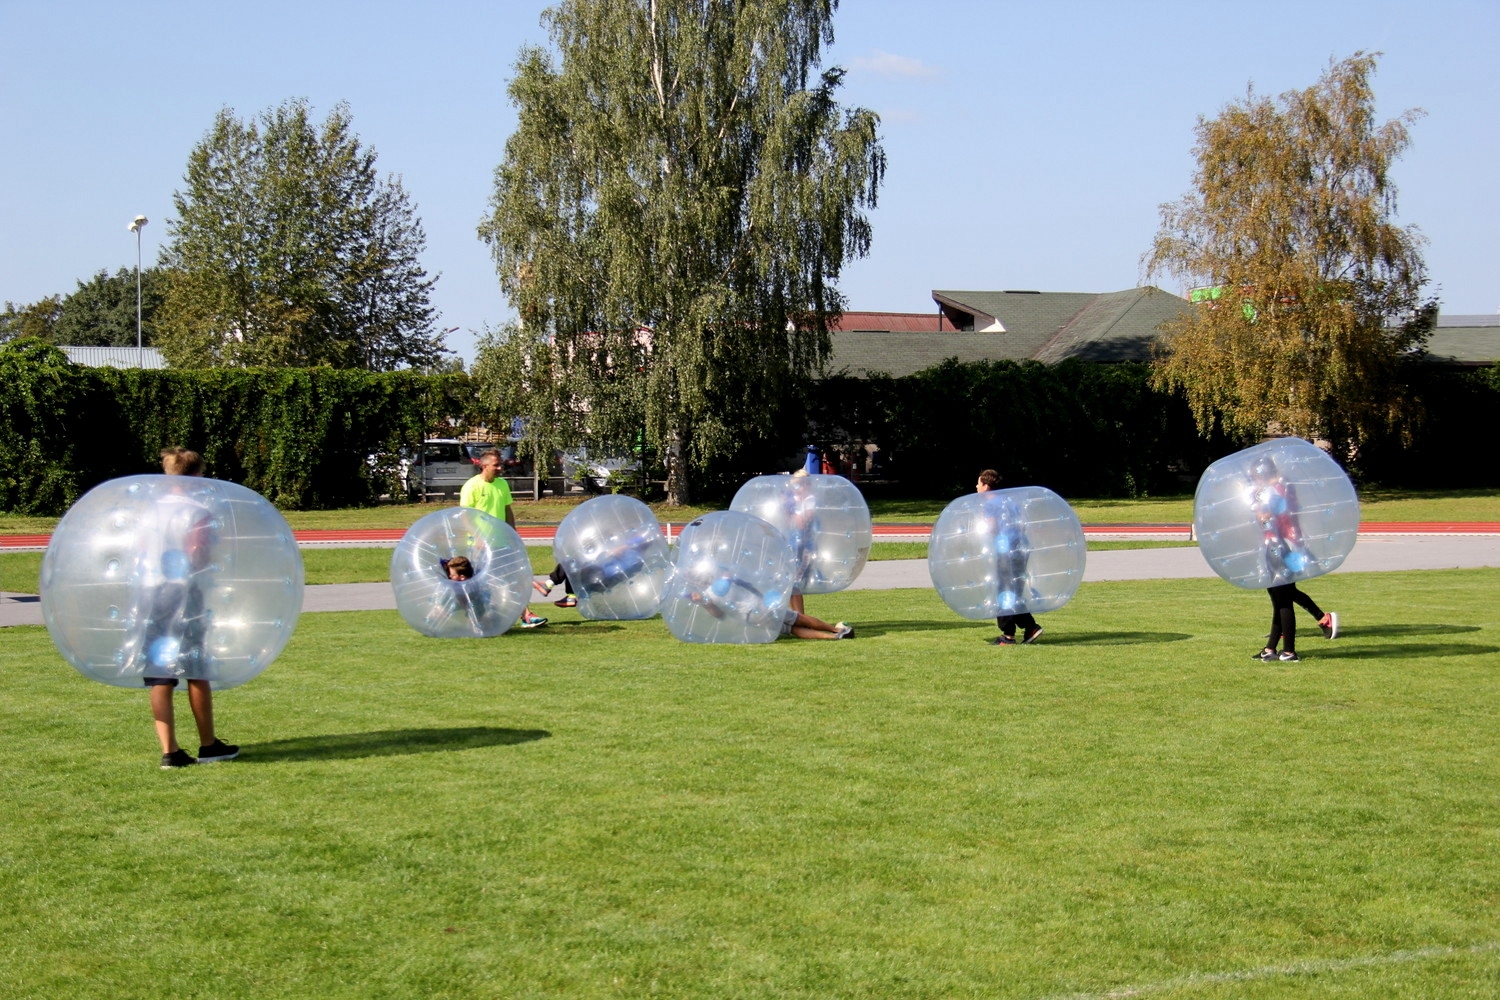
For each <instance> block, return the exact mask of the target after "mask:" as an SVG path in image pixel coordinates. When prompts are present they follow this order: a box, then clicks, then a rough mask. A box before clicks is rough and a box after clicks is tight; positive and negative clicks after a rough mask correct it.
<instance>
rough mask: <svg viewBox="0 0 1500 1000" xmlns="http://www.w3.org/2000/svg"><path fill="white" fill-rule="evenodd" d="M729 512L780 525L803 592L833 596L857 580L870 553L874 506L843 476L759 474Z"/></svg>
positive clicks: (742, 491) (748, 484) (746, 486)
mask: <svg viewBox="0 0 1500 1000" xmlns="http://www.w3.org/2000/svg"><path fill="white" fill-rule="evenodd" d="M729 509H730V510H737V511H739V512H741V513H743V514H753V515H754V516H756V517H758V518H760V519H761V520H763V521H766V522H768V523H770V524H772V525H774V526H775V527H776V529H777V530H778V531H780V532H781V533H782V534H783V535H785V536H786V539H787V541H788V542H790V543H791V545H792V551H793V553H794V554H795V555H796V558H797V583H796V589H797V592H798V593H800V594H831V593H833V592H834V591H838V590H843V589H844V588H845V587H847V586H849V585H850V584H851V583H853V582H854V580H855V578H856V577H858V576H859V574H860V571H861V570H863V569H864V568H865V560H867V559H868V558H869V557H870V541H871V539H872V532H871V528H870V508H869V506H868V505H867V504H866V503H865V498H864V494H862V493H860V492H859V487H858V486H855V485H854V484H853V483H851V482H850V481H849V480H847V479H845V478H844V477H843V476H823V475H818V476H800V475H799V476H756V477H755V478H754V479H752V480H750V481H749V482H747V483H746V484H745V485H743V486H741V487H740V489H739V492H737V493H736V494H735V495H734V500H733V501H731V502H730V504H729Z"/></svg>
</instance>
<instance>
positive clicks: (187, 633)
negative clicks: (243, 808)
mask: <svg viewBox="0 0 1500 1000" xmlns="http://www.w3.org/2000/svg"><path fill="white" fill-rule="evenodd" d="M161 467H162V471H163V472H164V473H166V474H167V475H169V476H201V475H203V459H202V458H201V457H200V456H199V455H198V453H197V452H195V451H188V450H187V449H185V448H166V449H163V451H162V453H161ZM157 508H158V509H157V518H158V528H159V530H160V531H161V533H162V537H161V538H160V539H158V540H157V542H158V543H159V545H160V548H161V550H162V551H161V553H160V554H159V555H158V556H157V557H158V558H159V560H160V562H161V564H162V567H161V568H162V574H161V575H162V576H163V577H164V579H162V580H161V581H160V582H158V583H157V584H156V586H155V587H154V589H153V590H152V592H151V594H150V596H149V597H148V598H147V600H148V601H149V602H150V606H151V614H150V618H149V619H148V620H147V622H146V628H145V632H144V635H143V637H142V641H141V647H140V649H139V650H138V651H137V655H140V656H144V657H145V658H146V662H147V667H146V670H147V676H146V677H145V678H144V681H145V685H146V687H147V688H148V689H149V690H150V692H151V717H152V718H153V719H154V720H155V721H156V736H157V738H158V739H159V740H160V741H161V766H162V769H163V770H168V769H171V768H176V767H187V766H188V765H190V764H199V763H202V764H210V763H213V762H215V761H221V760H233V759H234V758H236V757H238V756H239V754H240V748H239V747H237V746H231V745H229V744H227V743H225V742H224V741H223V740H221V739H219V738H218V736H217V735H215V733H214V695H213V689H212V688H211V687H210V686H209V682H208V680H207V679H205V678H203V677H201V676H194V675H195V674H198V675H201V674H203V673H205V672H206V671H207V667H208V664H206V663H205V662H204V660H205V655H206V654H205V651H204V648H203V640H204V636H205V633H206V632H207V625H208V620H207V617H206V616H205V614H204V608H203V591H202V588H201V587H199V585H198V583H197V582H196V581H195V580H194V576H195V574H196V573H198V572H199V571H201V570H203V569H204V568H206V567H207V566H208V564H209V563H210V562H211V559H210V556H211V552H210V548H211V545H212V541H213V539H212V534H213V517H212V515H210V514H209V512H208V510H207V509H206V508H204V507H202V506H201V505H199V504H197V503H195V502H194V501H192V500H190V499H189V498H187V497H185V496H183V497H164V498H162V499H160V500H158V501H157ZM152 554H153V555H156V553H154V552H153V553H152ZM178 564H180V565H178ZM152 569H153V571H154V569H155V568H154V567H153V568H152ZM158 670H159V671H160V672H161V675H160V676H152V672H153V671H158ZM181 677H186V678H187V684H188V705H189V706H190V707H191V708H192V710H193V721H194V722H195V723H197V726H198V742H199V747H198V756H197V757H196V758H194V757H193V756H192V755H191V754H189V753H188V752H187V751H186V750H184V749H182V747H180V746H179V745H178V744H177V727H176V718H175V715H174V711H173V704H172V693H173V692H174V691H175V690H176V688H177V681H178V679H179V678H181Z"/></svg>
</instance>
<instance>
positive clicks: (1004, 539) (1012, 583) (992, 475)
mask: <svg viewBox="0 0 1500 1000" xmlns="http://www.w3.org/2000/svg"><path fill="white" fill-rule="evenodd" d="M999 488H1000V473H998V472H996V471H995V470H994V469H985V470H984V471H983V472H981V473H980V474H979V479H978V481H977V482H975V484H974V489H975V491H976V492H979V493H990V492H993V491H995V490H997V489H999ZM1014 506H1015V505H1014V504H1011V503H1010V502H1009V501H1005V503H1004V504H1003V505H996V506H995V508H994V510H992V511H991V512H990V513H991V518H992V520H993V521H994V523H995V540H996V542H997V550H996V552H995V558H996V562H997V566H996V568H997V570H998V571H999V586H1000V593H1001V595H1002V600H1003V595H1005V594H1006V593H1009V594H1011V595H1013V600H1016V599H1019V598H1020V595H1021V593H1022V592H1023V591H1024V589H1025V587H1026V561H1027V559H1026V544H1027V543H1026V530H1025V528H1024V526H1023V525H1022V524H1021V520H1020V512H1019V511H1017V510H1015V509H1014ZM1000 543H1003V544H1000ZM995 624H996V625H999V626H1000V634H999V635H997V636H996V637H995V638H993V639H991V640H990V645H991V646H1014V645H1015V644H1016V629H1018V628H1019V629H1020V630H1021V642H1022V643H1025V644H1028V645H1029V644H1030V643H1033V642H1036V641H1037V639H1039V638H1041V635H1042V627H1041V626H1040V625H1038V624H1037V620H1036V618H1035V617H1034V616H1033V615H1031V614H1030V613H1029V612H1023V613H1021V614H1014V615H1000V616H999V617H997V618H996V619H995Z"/></svg>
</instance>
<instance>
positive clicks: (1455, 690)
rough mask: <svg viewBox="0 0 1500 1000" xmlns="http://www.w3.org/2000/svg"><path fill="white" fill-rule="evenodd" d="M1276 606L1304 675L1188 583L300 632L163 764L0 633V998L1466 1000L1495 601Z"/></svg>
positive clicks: (1499, 790) (1486, 980)
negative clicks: (213, 740) (1004, 630)
mask: <svg viewBox="0 0 1500 1000" xmlns="http://www.w3.org/2000/svg"><path fill="white" fill-rule="evenodd" d="M1308 589H1309V590H1310V591H1311V592H1312V593H1314V595H1315V596H1316V597H1317V598H1318V600H1319V601H1320V602H1321V603H1323V604H1324V605H1325V606H1328V607H1331V608H1334V609H1337V610H1339V611H1340V612H1341V613H1342V615H1343V617H1344V621H1345V625H1346V630H1347V634H1346V635H1345V636H1344V637H1342V638H1340V639H1339V640H1337V641H1334V642H1327V641H1324V640H1323V639H1321V638H1320V637H1317V633H1316V630H1313V629H1310V627H1309V623H1308V620H1307V618H1306V617H1305V616H1303V618H1302V621H1301V623H1300V624H1302V625H1303V627H1304V628H1307V629H1308V630H1309V631H1311V633H1312V637H1308V636H1307V634H1306V633H1304V636H1303V640H1304V641H1303V642H1302V644H1301V646H1302V648H1303V653H1304V656H1305V659H1304V660H1303V661H1302V662H1301V663H1300V664H1279V663H1275V664H1264V663H1261V662H1259V661H1256V660H1251V659H1250V658H1249V654H1250V652H1251V651H1252V650H1253V649H1255V648H1256V647H1257V646H1258V645H1259V643H1260V641H1261V635H1262V630H1263V628H1264V626H1265V623H1266V620H1267V617H1268V609H1267V601H1266V599H1265V596H1264V595H1262V594H1258V593H1252V592H1244V591H1237V590H1235V589H1234V588H1231V587H1227V586H1225V585H1224V584H1222V583H1221V582H1219V581H1217V580H1203V581H1198V580H1192V581H1170V582H1161V581H1155V582H1139V583H1098V584H1085V585H1084V587H1083V588H1082V589H1081V590H1080V592H1079V594H1078V596H1077V597H1076V598H1075V599H1074V601H1073V602H1072V603H1071V604H1069V605H1068V606H1067V607H1066V608H1064V609H1063V610H1061V611H1059V612H1056V613H1053V614H1050V615H1047V616H1045V617H1044V619H1043V621H1044V624H1045V625H1046V629H1047V631H1046V634H1045V636H1044V637H1043V640H1042V642H1040V643H1038V644H1037V645H1035V646H1019V647H1009V648H996V647H991V646H989V645H987V644H986V643H985V641H984V640H985V639H987V638H989V637H990V636H991V635H993V634H994V626H993V624H992V623H983V622H964V621H961V620H959V619H957V618H955V617H954V616H953V615H952V614H951V613H950V612H948V611H947V610H946V609H945V608H944V607H943V606H942V605H941V603H940V602H939V600H938V598H937V597H936V595H935V594H933V593H932V592H930V591H915V590H912V591H884V592H878V591H877V592H872V591H864V592H854V593H843V594H834V595H828V596H824V597H819V598H818V599H817V602H816V608H815V613H817V614H819V615H821V616H825V617H837V618H845V619H848V620H850V621H851V622H854V623H856V624H857V626H858V629H859V637H858V638H857V639H855V640H854V641H853V642H852V643H849V642H842V643H832V642H828V643H819V642H798V641H795V640H783V641H781V642H778V643H775V644H773V645H770V646H757V647H717V646H690V645H685V644H681V643H678V642H676V641H675V640H673V639H672V638H671V637H670V635H669V634H668V633H667V632H666V630H665V627H664V626H663V625H662V623H661V622H660V621H648V622H634V623H605V622H583V621H582V620H581V619H579V618H578V617H577V615H576V613H574V612H559V613H557V614H556V615H552V618H553V622H554V624H553V625H551V626H549V627H548V628H546V629H540V630H536V631H530V632H516V633H514V634H508V635H505V636H502V637H500V638H498V639H494V640H476V641H467V640H449V641H440V640H432V639H426V638H423V637H422V636H420V635H418V634H417V633H415V632H413V631H411V630H409V629H407V628H406V627H405V626H403V625H402V624H401V623H400V620H399V619H398V618H397V616H396V615H395V614H394V613H383V612H365V613H348V614H313V615H305V616H303V617H302V619H301V621H300V623H299V625H298V630H297V634H296V636H295V637H294V639H293V641H292V643H291V645H290V646H289V647H288V649H287V651H286V652H285V654H284V655H283V656H282V658H281V659H280V660H279V661H278V662H277V663H276V664H274V665H273V666H272V667H271V668H270V669H269V670H268V671H267V672H266V673H265V674H264V675H263V676H261V677H259V678H257V679H256V680H255V681H253V682H252V683H250V684H248V685H246V686H245V687H243V688H239V689H235V690H232V691H227V692H222V693H221V694H220V696H219V698H218V700H217V708H218V714H219V722H220V728H221V731H222V733H223V735H224V736H226V737H227V738H229V739H231V740H233V741H236V742H239V743H241V744H243V745H244V747H245V753H244V757H243V758H242V759H241V760H239V761H236V762H233V763H228V764H218V765H212V766H202V767H197V768H189V769H186V770H184V771H181V772H163V771H161V770H159V769H158V768H157V766H156V763H157V760H156V749H155V745H154V739H153V737H152V734H151V724H150V718H149V714H148V712H147V707H146V698H145V695H144V693H140V692H130V691H126V690H122V689H118V688H108V687H105V686H102V685H99V684H95V683H92V682H90V681H87V680H85V679H83V678H82V677H81V676H79V675H77V674H76V673H74V672H73V671H72V670H70V669H69V668H67V667H66V666H65V665H64V664H63V663H62V661H61V660H60V658H59V657H58V656H57V654H56V653H55V652H54V651H53V649H52V647H51V645H50V643H49V641H48V639H47V635H46V632H45V630H43V629H41V628H18V629H8V630H5V631H4V634H3V635H0V726H3V728H4V732H5V734H6V737H7V738H6V739H5V741H4V742H3V744H0V773H3V775H4V779H5V796H6V798H5V801H6V804H7V807H8V808H6V809H5V811H4V814H3V816H0V955H3V969H4V975H3V977H0V996H3V997H7V998H9V997H25V998H41V997H47V998H53V997H84V998H94V997H98V998H111V1000H116V998H119V1000H129V998H143V1000H144V998H151V1000H158V998H161V997H203V998H240V997H245V998H251V997H254V998H264V997H298V998H302V997H306V998H327V997H361V998H410V997H434V998H465V1000H468V998H476V997H485V998H488V997H496V998H501V997H503V998H544V997H545V998H555V997H569V998H571V997H610V998H614V997H620V998H623V997H644V996H660V997H692V998H698V997H705V998H720V997H727V998H745V1000H751V998H757V1000H758V998H785V997H792V998H808V1000H812V998H819V1000H822V998H924V1000H925V998H935V997H964V998H981V997H983V998H989V997H996V998H1010V997H1016V998H1041V997H1074V998H1104V997H1124V996H1132V997H1134V996H1150V997H1191V998H1195V1000H1196V998H1231V997H1233V998H1241V997H1250V998H1271V997H1276V998H1305V997H1319V998H1322V997H1340V998H1342V997H1348V998H1355V997H1359V998H1366V997H1382V998H1384V997H1402V998H1434V997H1436V998H1448V997H1475V998H1479V997H1484V998H1490V997H1494V996H1495V995H1497V992H1500V908H1497V905H1500V860H1497V858H1500V850H1497V849H1500V752H1497V751H1500V571H1495V570H1471V571H1448V572H1426V573H1382V574H1335V575H1333V576H1330V577H1327V578H1323V579H1319V580H1317V581H1315V582H1314V584H1313V585H1312V586H1310V587H1309V588H1308ZM182 700H183V699H179V702H181V701H182ZM179 712H180V714H181V715H183V716H185V715H186V711H185V707H184V708H180V709H179ZM182 728H183V731H184V735H186V732H187V731H188V730H189V729H190V726H188V725H183V727H182Z"/></svg>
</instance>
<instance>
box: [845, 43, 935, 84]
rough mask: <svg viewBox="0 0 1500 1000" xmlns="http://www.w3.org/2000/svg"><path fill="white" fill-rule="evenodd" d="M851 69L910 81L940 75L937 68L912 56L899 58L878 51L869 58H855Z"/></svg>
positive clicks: (851, 62) (851, 61) (850, 63)
mask: <svg viewBox="0 0 1500 1000" xmlns="http://www.w3.org/2000/svg"><path fill="white" fill-rule="evenodd" d="M849 68H850V69H854V70H858V71H860V72H864V73H874V74H875V75H876V76H899V77H904V78H906V79H908V80H923V79H931V78H933V77H935V76H937V75H938V71H937V69H936V68H935V67H932V66H929V65H927V64H926V63H924V62H923V61H922V60H920V59H914V58H912V57H911V56H898V55H896V54H895V53H892V52H882V51H880V50H879V49H876V50H875V51H874V52H873V53H871V54H870V55H868V56H855V57H854V58H853V59H851V60H849Z"/></svg>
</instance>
